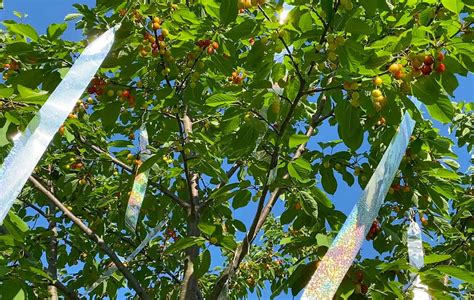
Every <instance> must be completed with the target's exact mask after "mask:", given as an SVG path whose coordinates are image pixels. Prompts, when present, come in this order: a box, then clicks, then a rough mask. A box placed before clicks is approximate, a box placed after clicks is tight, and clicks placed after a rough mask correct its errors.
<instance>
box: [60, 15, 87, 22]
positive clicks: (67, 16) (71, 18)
mask: <svg viewBox="0 0 474 300" xmlns="http://www.w3.org/2000/svg"><path fill="white" fill-rule="evenodd" d="M83 16H84V15H83V14H79V13H72V14H68V15H66V16H65V17H64V21H66V22H67V21H72V20H75V19H77V18H81V17H83Z"/></svg>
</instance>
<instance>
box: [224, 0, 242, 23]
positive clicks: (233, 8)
mask: <svg viewBox="0 0 474 300" xmlns="http://www.w3.org/2000/svg"><path fill="white" fill-rule="evenodd" d="M237 12H238V9H237V0H226V1H222V3H221V7H220V18H221V23H222V24H224V25H228V24H230V23H232V22H233V21H235V19H236V18H237Z"/></svg>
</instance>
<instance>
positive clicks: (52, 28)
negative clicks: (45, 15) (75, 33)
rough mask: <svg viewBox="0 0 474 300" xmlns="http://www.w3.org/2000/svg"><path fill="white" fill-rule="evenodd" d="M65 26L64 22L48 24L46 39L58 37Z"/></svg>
mask: <svg viewBox="0 0 474 300" xmlns="http://www.w3.org/2000/svg"><path fill="white" fill-rule="evenodd" d="M66 28H67V24H66V23H61V24H51V25H49V26H48V30H47V35H48V39H50V40H55V39H57V38H59V37H60V36H61V35H62V34H63V33H64V31H65V30H66Z"/></svg>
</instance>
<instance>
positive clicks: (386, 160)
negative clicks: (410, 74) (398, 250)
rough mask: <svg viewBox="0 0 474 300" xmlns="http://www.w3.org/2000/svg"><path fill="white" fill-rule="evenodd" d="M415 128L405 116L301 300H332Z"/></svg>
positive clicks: (375, 215) (413, 123) (388, 186)
mask: <svg viewBox="0 0 474 300" xmlns="http://www.w3.org/2000/svg"><path fill="white" fill-rule="evenodd" d="M414 126H415V121H413V120H412V119H411V117H410V115H409V114H408V113H405V115H404V116H403V120H402V123H401V124H400V127H399V129H398V132H397V133H396V134H395V136H394V138H393V139H392V141H391V143H390V146H389V147H388V149H387V151H386V152H385V153H384V155H383V157H382V159H381V160H380V163H379V164H378V166H377V168H376V169H375V172H374V174H373V175H372V177H371V178H370V181H369V182H368V184H367V186H366V187H365V189H364V192H363V193H362V197H361V198H360V199H359V201H358V202H357V204H356V205H355V206H354V208H353V209H352V212H351V213H350V215H349V216H348V217H347V220H346V222H345V223H344V225H343V226H342V228H341V230H340V231H339V233H338V234H337V236H336V238H335V239H334V241H333V243H332V245H331V247H330V248H329V250H328V251H327V253H326V255H325V256H324V257H323V259H322V260H321V263H320V265H319V267H318V269H317V270H316V273H315V274H314V275H313V276H312V278H311V280H310V281H309V283H308V285H307V286H306V288H305V291H304V293H303V296H302V297H301V299H303V300H309V299H311V300H313V299H318V300H321V299H332V298H333V296H334V294H335V293H336V291H337V288H338V287H339V285H340V284H341V281H342V279H343V278H344V276H345V274H346V273H347V270H348V269H349V268H350V266H351V265H352V263H353V261H354V259H355V257H356V255H357V253H358V252H359V250H360V247H361V246H362V243H363V241H364V239H365V236H366V235H367V232H368V230H369V228H370V226H371V224H372V222H373V221H374V219H375V218H376V217H377V214H378V212H379V209H380V207H381V206H382V203H383V200H384V199H385V196H386V195H387V193H388V190H389V188H390V185H391V184H392V181H393V179H394V178H395V175H396V172H397V170H398V167H399V165H400V162H401V160H402V158H403V155H404V154H405V150H406V148H407V146H408V142H409V140H410V136H411V134H412V132H413V128H414Z"/></svg>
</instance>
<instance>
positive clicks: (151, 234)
mask: <svg viewBox="0 0 474 300" xmlns="http://www.w3.org/2000/svg"><path fill="white" fill-rule="evenodd" d="M164 223H165V221H161V222H159V223H158V225H156V227H155V228H153V229H152V230H151V231H150V232H149V233H148V234H147V236H146V237H145V239H144V240H143V241H142V242H141V243H140V245H138V247H137V248H136V249H135V250H134V251H133V252H132V253H131V254H130V255H129V256H128V257H127V258H126V259H125V260H123V261H122V263H125V264H128V263H129V262H131V261H132V260H133V259H135V257H136V256H137V255H138V254H139V253H140V252H141V251H142V250H143V248H145V247H146V246H147V245H148V244H149V243H150V242H151V241H152V240H153V239H154V238H155V237H156V235H157V234H158V233H159V232H160V231H161V228H162V227H163V224H164ZM117 270H118V268H117V266H116V265H115V264H113V263H112V265H111V266H110V267H109V268H108V269H107V271H105V273H104V274H102V276H100V277H99V279H97V281H96V282H94V283H93V284H92V285H91V286H90V287H89V288H87V290H86V291H85V292H84V297H85V298H88V297H89V294H90V293H91V292H92V291H93V290H95V288H96V287H98V286H99V285H100V284H101V283H102V282H104V281H105V280H107V279H108V278H109V277H110V276H112V275H113V274H114V273H115V272H116V271H117ZM86 296H87V297H86Z"/></svg>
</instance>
